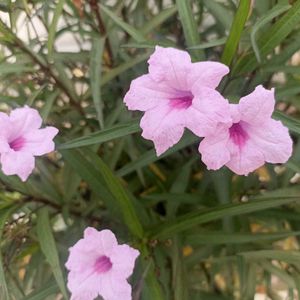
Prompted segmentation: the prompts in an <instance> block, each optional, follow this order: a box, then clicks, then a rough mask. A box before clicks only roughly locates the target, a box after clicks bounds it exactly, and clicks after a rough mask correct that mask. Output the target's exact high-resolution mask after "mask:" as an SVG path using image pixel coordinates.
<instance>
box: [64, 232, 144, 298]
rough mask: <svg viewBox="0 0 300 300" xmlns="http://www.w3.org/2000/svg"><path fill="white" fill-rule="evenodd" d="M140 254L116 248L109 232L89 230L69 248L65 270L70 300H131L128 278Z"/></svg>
mask: <svg viewBox="0 0 300 300" xmlns="http://www.w3.org/2000/svg"><path fill="white" fill-rule="evenodd" d="M138 255H139V251H137V250H136V249H133V248H131V247H129V246H128V245H118V241H117V239H116V237H115V235H114V234H113V233H112V232H111V231H110V230H102V231H97V230H96V229H94V228H92V227H88V228H87V229H85V231H84V238H83V239H81V240H79V241H78V242H77V243H76V244H75V245H74V246H73V247H71V248H70V255H69V259H68V261H67V263H66V267H67V269H68V270H70V273H69V275H68V288H69V290H70V291H71V293H72V297H71V300H93V299H95V298H96V297H97V296H98V295H100V296H102V297H103V299H104V300H120V299H121V300H131V299H132V297H131V286H130V285H129V283H128V282H127V278H128V277H129V276H130V275H131V274H132V272H133V268H134V263H135V260H136V258H137V257H138Z"/></svg>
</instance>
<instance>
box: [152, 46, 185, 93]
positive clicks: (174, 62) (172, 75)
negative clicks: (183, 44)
mask: <svg viewBox="0 0 300 300" xmlns="http://www.w3.org/2000/svg"><path fill="white" fill-rule="evenodd" d="M148 63H149V73H150V76H151V78H153V79H154V80H155V81H157V82H161V81H165V82H166V83H167V84H168V85H169V86H171V87H173V88H176V89H179V90H188V89H189V87H188V85H187V81H186V76H187V73H188V72H189V70H190V67H191V58H190V55H189V54H188V53H187V52H186V51H182V50H177V49H174V48H162V47H159V46H156V47H155V51H154V53H153V54H152V55H151V56H150V59H149V60H148Z"/></svg>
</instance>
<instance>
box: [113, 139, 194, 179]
mask: <svg viewBox="0 0 300 300" xmlns="http://www.w3.org/2000/svg"><path fill="white" fill-rule="evenodd" d="M197 141H199V138H198V137H196V136H194V135H187V136H185V137H183V138H182V139H181V141H180V142H179V143H178V144H176V145H175V146H173V147H172V148H171V149H169V150H168V151H166V152H165V153H164V154H162V155H160V156H159V157H158V156H157V155H156V152H155V150H149V151H147V152H145V153H144V154H143V155H141V156H140V157H139V158H138V159H137V160H135V161H132V162H130V163H128V164H127V165H125V166H124V167H122V168H121V169H119V170H118V171H117V175H118V176H125V175H128V174H130V173H131V172H134V171H135V170H138V169H140V168H143V167H145V166H148V165H149V164H151V163H153V162H155V161H157V160H160V159H162V158H164V157H166V156H169V155H171V154H173V153H175V152H177V151H179V150H181V149H183V148H185V147H187V146H190V145H192V144H194V143H196V142H197Z"/></svg>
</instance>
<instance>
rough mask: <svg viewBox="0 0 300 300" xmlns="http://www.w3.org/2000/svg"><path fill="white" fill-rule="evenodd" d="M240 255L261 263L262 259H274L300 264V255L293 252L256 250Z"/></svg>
mask: <svg viewBox="0 0 300 300" xmlns="http://www.w3.org/2000/svg"><path fill="white" fill-rule="evenodd" d="M238 255H242V256H243V257H245V258H246V259H248V260H254V261H260V260H262V259H272V260H279V261H285V262H287V263H292V264H293V263H294V264H299V260H300V253H299V252H298V251H292V250H289V251H288V250H255V251H246V252H240V253H238Z"/></svg>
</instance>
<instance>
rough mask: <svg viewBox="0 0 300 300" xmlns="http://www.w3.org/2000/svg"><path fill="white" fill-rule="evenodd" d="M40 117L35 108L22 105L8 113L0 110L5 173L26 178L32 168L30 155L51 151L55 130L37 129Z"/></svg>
mask: <svg viewBox="0 0 300 300" xmlns="http://www.w3.org/2000/svg"><path fill="white" fill-rule="evenodd" d="M41 125H42V118H41V117H40V115H39V113H38V111H37V110H35V109H32V108H29V107H28V106H25V107H23V108H17V109H14V110H13V111H12V112H11V113H10V115H9V116H8V115H7V114H5V113H0V155H1V164H2V171H3V173H4V174H5V175H18V176H19V177H20V178H21V179H22V181H26V179H27V178H28V176H29V175H30V174H31V172H32V171H33V169H34V157H35V156H40V155H43V154H46V153H49V152H51V151H53V150H54V143H53V141H52V140H53V138H54V137H55V136H56V135H57V133H58V129H56V128H54V127H45V128H43V129H40V127H41Z"/></svg>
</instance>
